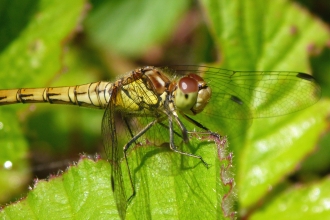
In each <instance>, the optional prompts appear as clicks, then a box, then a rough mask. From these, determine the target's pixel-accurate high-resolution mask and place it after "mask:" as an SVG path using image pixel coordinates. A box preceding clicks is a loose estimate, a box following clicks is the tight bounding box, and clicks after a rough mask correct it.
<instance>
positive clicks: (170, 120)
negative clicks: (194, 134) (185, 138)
mask: <svg viewBox="0 0 330 220" xmlns="http://www.w3.org/2000/svg"><path fill="white" fill-rule="evenodd" d="M174 117H175V116H174ZM168 118H169V120H168V121H169V128H170V129H169V131H170V148H171V150H173V151H174V152H176V153H179V154H182V155H185V156H188V157H194V158H197V159H200V160H201V161H202V163H203V164H204V166H205V167H206V168H209V167H210V165H209V164H208V163H206V161H205V160H204V159H203V157H202V156H199V155H195V154H190V153H187V152H183V151H180V150H178V148H177V147H176V146H175V144H174V137H173V134H174V132H173V122H172V117H171V116H169V117H168ZM176 122H177V123H178V124H179V126H180V128H181V126H182V128H184V130H183V131H182V132H184V131H185V132H186V134H187V129H186V128H185V127H184V125H183V124H182V122H181V121H180V119H179V118H176Z"/></svg>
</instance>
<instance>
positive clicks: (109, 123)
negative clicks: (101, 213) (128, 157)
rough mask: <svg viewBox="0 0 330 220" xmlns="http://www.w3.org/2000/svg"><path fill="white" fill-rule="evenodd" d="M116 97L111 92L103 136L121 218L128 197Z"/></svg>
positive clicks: (103, 125) (124, 213)
mask: <svg viewBox="0 0 330 220" xmlns="http://www.w3.org/2000/svg"><path fill="white" fill-rule="evenodd" d="M114 98H115V94H111V97H110V101H109V103H108V106H107V108H106V110H105V113H104V115H103V119H102V137H103V144H104V150H105V153H106V156H107V158H108V160H109V163H110V166H111V176H110V178H111V179H110V180H111V186H112V190H113V194H114V197H115V202H116V205H117V209H118V212H119V215H120V217H121V219H125V215H126V208H127V197H126V191H125V184H124V181H123V174H122V170H121V159H122V155H123V153H122V151H123V150H122V149H123V146H118V140H117V134H116V123H115V106H114V104H113V101H112V100H113V99H114Z"/></svg>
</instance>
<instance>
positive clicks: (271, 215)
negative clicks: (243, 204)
mask: <svg viewBox="0 0 330 220" xmlns="http://www.w3.org/2000/svg"><path fill="white" fill-rule="evenodd" d="M329 194H330V179H329V178H325V179H323V180H322V181H319V182H317V183H313V184H308V185H305V186H295V187H293V188H290V189H289V190H286V191H284V192H282V193H280V194H279V195H278V196H277V198H276V199H274V200H273V201H272V202H270V204H268V205H267V207H266V208H265V209H260V210H259V211H257V212H256V213H254V214H253V215H252V216H251V219H253V220H258V219H266V218H267V219H292V220H294V219H301V220H304V219H327V218H329V215H330V211H329Z"/></svg>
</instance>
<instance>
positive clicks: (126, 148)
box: [123, 119, 159, 202]
mask: <svg viewBox="0 0 330 220" xmlns="http://www.w3.org/2000/svg"><path fill="white" fill-rule="evenodd" d="M158 121H159V119H156V120H154V121H152V122H150V123H149V124H147V126H145V127H144V128H143V129H142V130H141V131H140V132H139V133H137V134H136V135H135V136H133V137H132V139H131V140H130V141H129V142H127V143H126V144H125V146H124V149H123V150H124V157H125V161H126V166H127V169H128V175H129V180H130V182H131V187H132V190H133V193H132V195H131V196H130V197H129V198H128V200H127V202H130V201H131V200H132V198H133V197H134V196H135V193H136V192H135V187H134V183H133V180H132V174H131V170H130V168H129V165H128V160H127V150H128V149H129V147H130V146H131V145H132V144H133V143H134V142H135V141H136V140H137V139H138V138H140V137H141V136H142V135H143V134H144V133H145V132H147V131H148V130H149V129H150V128H151V127H152V126H153V125H155V124H156V123H157V122H158ZM131 135H132V133H131Z"/></svg>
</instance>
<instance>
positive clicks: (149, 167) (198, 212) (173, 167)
mask: <svg viewBox="0 0 330 220" xmlns="http://www.w3.org/2000/svg"><path fill="white" fill-rule="evenodd" d="M203 138H205V139H203ZM201 140H202V141H201ZM203 140H204V141H203ZM212 141H214V142H212ZM219 141H220V142H219ZM208 142H209V143H208ZM192 143H194V144H196V143H198V144H197V146H195V147H196V149H195V150H196V152H195V153H196V154H198V155H201V156H203V158H204V159H205V160H206V161H207V162H209V163H210V164H211V167H210V168H209V169H207V168H206V167H205V166H204V165H203V164H202V163H200V161H199V160H198V159H196V158H190V157H187V156H182V155H180V154H177V153H174V152H173V151H171V150H169V148H168V147H167V146H163V147H152V146H144V147H143V146H136V147H135V148H134V149H133V150H132V151H131V152H130V155H129V165H130V168H131V173H132V176H133V179H134V187H135V189H136V195H135V196H134V197H133V199H132V200H131V203H130V204H129V206H128V210H127V219H145V218H146V217H147V216H148V217H149V218H157V219H168V218H169V217H170V218H172V219H187V218H195V219H200V218H203V217H206V218H207V219H224V218H225V216H224V215H225V214H227V215H233V214H234V213H232V208H233V205H232V202H233V198H232V196H233V192H232V190H233V188H232V187H233V184H234V183H233V182H232V181H233V179H232V177H231V175H230V172H231V171H230V169H231V167H232V165H231V156H230V155H228V153H227V152H226V147H227V146H226V140H225V139H222V140H220V139H218V138H211V136H210V137H209V136H207V135H199V136H198V137H196V136H195V137H192ZM122 169H123V171H124V176H125V178H124V179H125V182H124V184H125V185H126V188H127V189H129V190H128V191H127V192H132V191H131V190H130V189H131V188H130V182H129V179H128V176H127V167H126V163H125V161H123V163H122ZM110 173H111V172H110V165H109V163H107V162H106V161H104V160H99V161H97V162H94V161H91V160H89V159H83V160H81V161H80V162H79V163H78V165H77V166H71V167H70V168H69V169H68V170H67V171H66V172H65V173H64V174H62V175H59V176H51V177H50V178H49V180H48V181H43V180H41V181H36V183H35V185H34V187H33V190H31V191H30V192H29V193H28V195H27V197H26V198H25V199H21V201H19V202H16V203H14V204H12V205H10V206H7V207H6V208H4V209H3V211H2V212H1V213H0V217H1V219H22V218H28V219H45V218H47V219H62V218H67V219H75V218H79V219H117V218H118V217H119V216H118V211H117V207H116V206H115V201H114V198H113V195H112V190H111V184H110ZM215 192H216V193H215ZM225 195H227V196H226V197H224V196H225Z"/></svg>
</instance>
